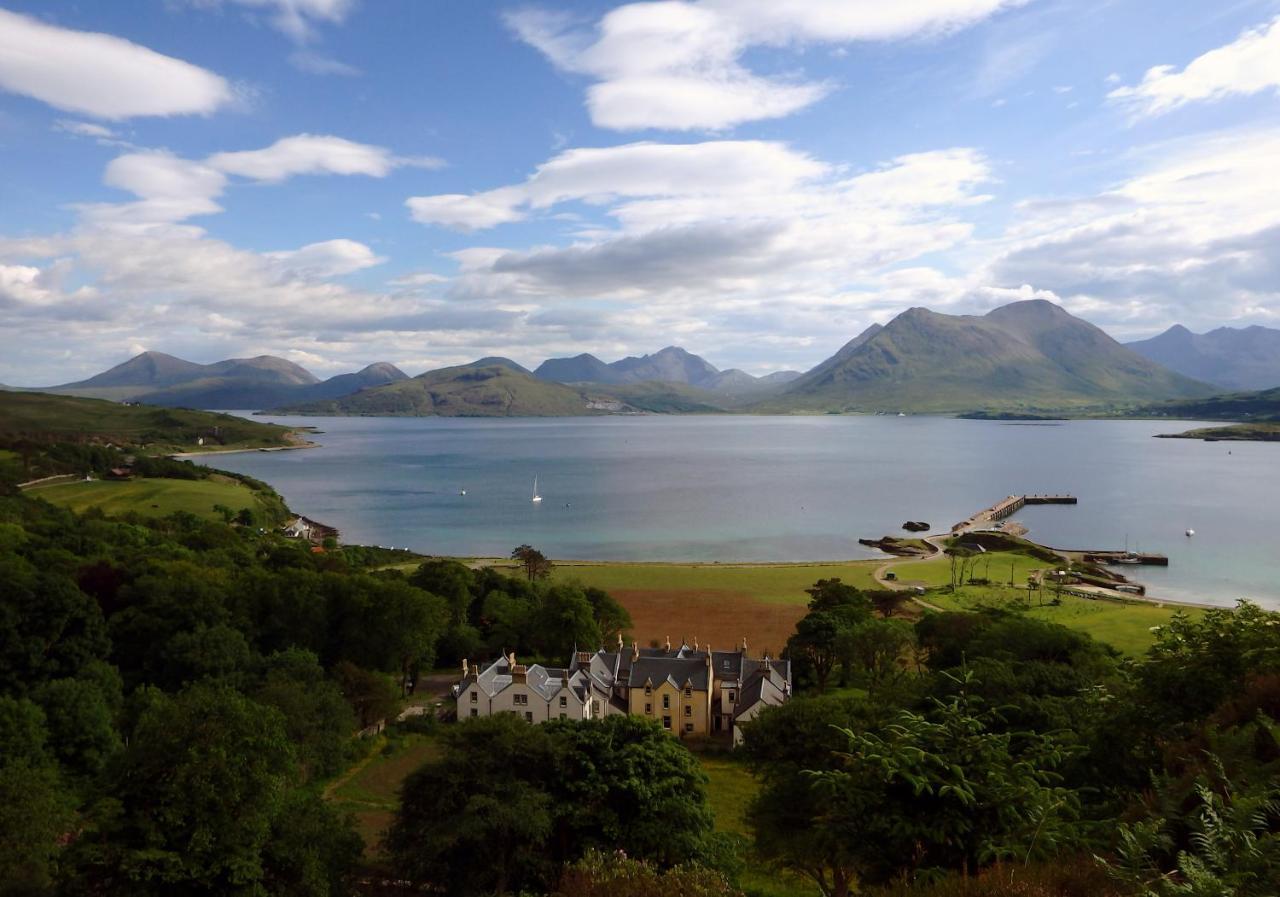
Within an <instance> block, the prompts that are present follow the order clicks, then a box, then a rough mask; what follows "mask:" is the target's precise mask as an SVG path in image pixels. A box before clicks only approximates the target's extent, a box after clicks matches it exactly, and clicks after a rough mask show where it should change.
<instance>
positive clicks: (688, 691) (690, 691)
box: [684, 685, 693, 698]
mask: <svg viewBox="0 0 1280 897" xmlns="http://www.w3.org/2000/svg"><path fill="white" fill-rule="evenodd" d="M684 696H685V697H686V698H692V697H693V689H692V688H690V687H689V686H687V685H686V686H685V687H684Z"/></svg>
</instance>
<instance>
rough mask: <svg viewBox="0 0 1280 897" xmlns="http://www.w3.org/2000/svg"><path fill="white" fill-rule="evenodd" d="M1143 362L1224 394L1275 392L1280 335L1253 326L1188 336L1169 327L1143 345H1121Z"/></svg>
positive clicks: (1186, 331) (1137, 342) (1181, 328)
mask: <svg viewBox="0 0 1280 897" xmlns="http://www.w3.org/2000/svg"><path fill="white" fill-rule="evenodd" d="M1125 345H1126V346H1127V347H1128V348H1129V349H1131V350H1133V351H1134V352H1137V353H1138V354H1140V355H1142V356H1143V357H1145V358H1148V359H1150V360H1151V361H1154V362H1156V363H1157V364H1162V365H1164V366H1165V367H1167V368H1169V369H1170V370H1173V371H1177V372H1178V373H1180V374H1183V375H1185V376H1188V377H1194V378H1195V379H1197V380H1204V381H1205V382H1207V383H1213V384H1215V385H1217V386H1220V387H1222V388H1223V389H1227V390H1237V391H1251V390H1261V389H1270V388H1271V387H1274V386H1280V330H1277V329H1275V328H1271V327H1262V326H1260V325H1257V324H1254V325H1252V326H1249V327H1217V328H1214V329H1213V330H1209V331H1207V332H1205V333H1193V332H1192V331H1191V330H1189V329H1187V328H1186V327H1184V326H1182V325H1181V324H1174V325H1173V326H1172V327H1170V328H1169V329H1168V330H1165V331H1164V332H1163V333H1160V334H1157V335H1156V336H1153V337H1151V338H1149V339H1145V340H1135V341H1133V342H1129V343H1126V344H1125Z"/></svg>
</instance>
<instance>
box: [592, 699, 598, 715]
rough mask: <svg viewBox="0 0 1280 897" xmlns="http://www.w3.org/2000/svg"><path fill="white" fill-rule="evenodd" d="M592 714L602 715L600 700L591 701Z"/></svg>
mask: <svg viewBox="0 0 1280 897" xmlns="http://www.w3.org/2000/svg"><path fill="white" fill-rule="evenodd" d="M591 715H592V716H596V717H598V716H599V715H600V702H599V701H592V702H591Z"/></svg>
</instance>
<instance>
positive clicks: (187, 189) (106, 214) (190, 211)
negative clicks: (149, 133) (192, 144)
mask: <svg viewBox="0 0 1280 897" xmlns="http://www.w3.org/2000/svg"><path fill="white" fill-rule="evenodd" d="M103 183H105V184H106V185H107V186H108V187H117V188H119V189H121V190H127V191H128V192H130V193H133V194H134V195H136V196H137V197H138V200H137V201H136V202H130V203H115V204H108V203H103V204H98V205H92V206H85V207H82V213H83V214H84V216H85V217H86V218H90V219H93V220H94V221H97V222H99V223H103V224H105V223H113V224H117V225H126V224H128V225H144V226H145V225H152V224H158V223H167V222H177V221H183V220H185V219H187V218H191V217H193V216H196V215H211V214H214V213H215V212H220V211H222V206H220V205H218V203H217V201H216V200H217V198H218V197H219V196H220V195H221V194H222V191H223V190H224V189H225V187H226V183H227V179H226V177H225V176H224V175H223V174H222V172H220V171H216V170H214V169H212V168H210V167H208V166H207V165H204V164H202V163H200V162H193V161H191V160H190V159H182V158H179V157H178V156H175V155H173V154H172V153H167V152H163V151H159V150H151V151H145V152H137V153H126V154H125V155H123V156H117V157H116V158H115V159H112V160H111V162H110V163H109V164H108V165H107V170H106V173H105V174H104V175H103Z"/></svg>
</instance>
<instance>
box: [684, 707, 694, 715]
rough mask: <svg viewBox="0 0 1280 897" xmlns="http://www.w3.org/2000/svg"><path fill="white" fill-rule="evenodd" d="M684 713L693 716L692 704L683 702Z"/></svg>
mask: <svg viewBox="0 0 1280 897" xmlns="http://www.w3.org/2000/svg"><path fill="white" fill-rule="evenodd" d="M684 715H685V716H693V707H692V706H690V705H689V704H685V705H684Z"/></svg>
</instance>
